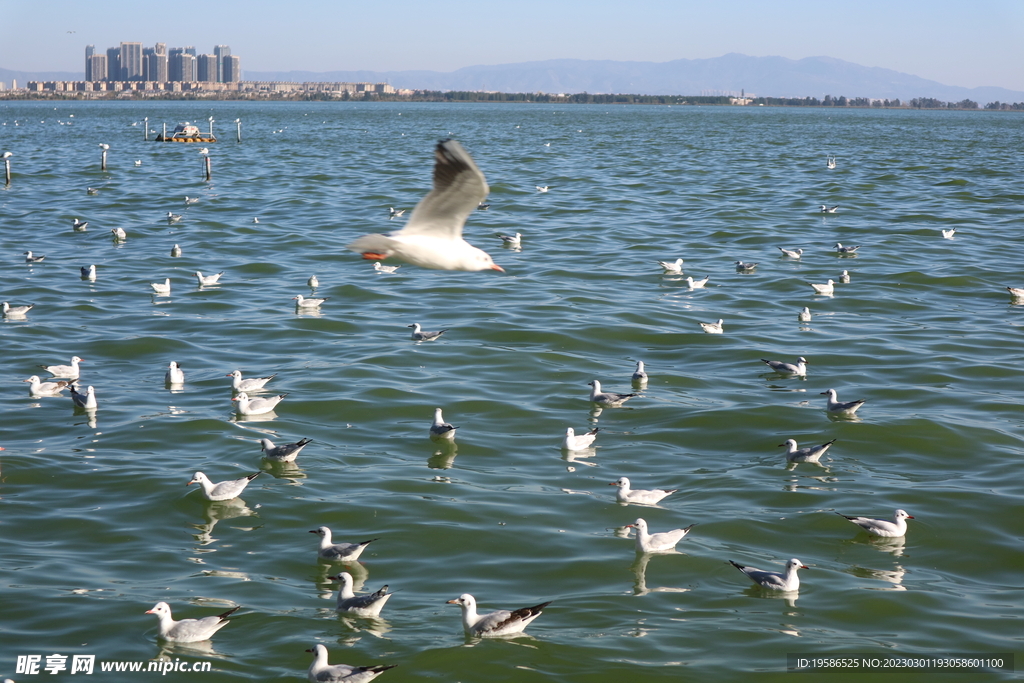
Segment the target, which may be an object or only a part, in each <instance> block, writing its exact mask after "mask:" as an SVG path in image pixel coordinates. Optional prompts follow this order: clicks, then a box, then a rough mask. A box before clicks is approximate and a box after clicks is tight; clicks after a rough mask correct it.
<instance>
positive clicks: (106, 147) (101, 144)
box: [100, 142, 110, 152]
mask: <svg viewBox="0 0 1024 683" xmlns="http://www.w3.org/2000/svg"><path fill="white" fill-rule="evenodd" d="M100 147H101V148H103V151H104V152H105V151H107V150H108V149H110V145H108V144H106V143H105V142H101V143H100Z"/></svg>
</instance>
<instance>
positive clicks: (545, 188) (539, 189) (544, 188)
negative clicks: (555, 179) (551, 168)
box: [536, 185, 551, 192]
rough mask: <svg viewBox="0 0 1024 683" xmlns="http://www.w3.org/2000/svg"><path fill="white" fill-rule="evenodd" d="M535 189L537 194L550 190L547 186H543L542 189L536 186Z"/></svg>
mask: <svg viewBox="0 0 1024 683" xmlns="http://www.w3.org/2000/svg"><path fill="white" fill-rule="evenodd" d="M536 188H537V192H547V191H548V190H549V189H551V188H550V187H549V186H547V185H544V186H543V187H542V186H540V185H536Z"/></svg>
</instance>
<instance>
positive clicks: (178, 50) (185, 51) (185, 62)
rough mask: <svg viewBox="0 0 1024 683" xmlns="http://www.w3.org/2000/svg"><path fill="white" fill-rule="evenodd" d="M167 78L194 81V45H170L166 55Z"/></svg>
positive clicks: (195, 76)
mask: <svg viewBox="0 0 1024 683" xmlns="http://www.w3.org/2000/svg"><path fill="white" fill-rule="evenodd" d="M167 80H169V81H195V80H198V74H197V73H196V49H195V48H194V47H191V46H189V47H172V48H171V50H170V53H169V54H168V56H167Z"/></svg>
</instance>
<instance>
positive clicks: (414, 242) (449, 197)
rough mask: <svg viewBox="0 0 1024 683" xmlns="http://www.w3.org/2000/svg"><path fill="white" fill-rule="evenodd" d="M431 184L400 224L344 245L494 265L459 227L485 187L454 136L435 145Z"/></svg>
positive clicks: (377, 256)
mask: <svg viewBox="0 0 1024 683" xmlns="http://www.w3.org/2000/svg"><path fill="white" fill-rule="evenodd" d="M434 155H435V158H436V162H435V164H434V189H433V190H431V191H430V193H429V194H428V195H427V196H426V197H424V198H423V199H422V200H420V203H419V204H417V205H416V208H415V209H413V212H412V217H410V218H409V222H408V223H406V224H405V227H404V228H402V229H401V230H398V231H396V232H392V233H389V234H387V235H364V236H363V237H360V238H359V239H357V240H356V241H355V242H353V243H352V244H350V245H348V248H349V249H352V250H353V251H357V252H359V253H361V254H362V255H363V258H364V259H372V260H381V259H386V258H395V259H398V260H399V261H405V262H406V263H411V264H413V265H415V266H420V267H422V268H432V269H435V270H469V271H477V270H498V271H501V272H504V269H503V268H502V267H501V266H499V265H497V264H495V263H494V261H493V260H492V259H491V257H490V255H489V254H487V253H486V252H485V251H483V250H481V249H477V248H476V247H474V246H472V245H471V244H469V243H468V242H466V240H464V239H463V238H462V226H463V225H464V224H465V222H466V218H467V217H468V216H469V214H471V213H472V212H473V211H474V210H475V209H476V208H477V206H478V205H479V204H480V202H481V201H482V200H483V199H484V198H485V197H486V196H487V192H488V190H489V188H488V187H487V180H486V179H485V178H484V174H483V173H481V172H480V169H479V168H477V166H476V164H475V163H474V162H473V159H472V158H471V157H470V156H469V154H468V153H467V152H466V150H465V149H463V148H462V145H460V144H459V143H458V142H456V141H455V140H450V139H449V140H442V141H441V142H439V143H438V144H437V148H436V149H435V153H434Z"/></svg>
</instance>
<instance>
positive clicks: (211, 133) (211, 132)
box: [210, 116, 213, 138]
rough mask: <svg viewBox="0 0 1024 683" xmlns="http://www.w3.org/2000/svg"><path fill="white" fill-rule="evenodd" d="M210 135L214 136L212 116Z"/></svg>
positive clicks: (211, 118) (211, 119)
mask: <svg viewBox="0 0 1024 683" xmlns="http://www.w3.org/2000/svg"><path fill="white" fill-rule="evenodd" d="M210 137H211V138H212V137H213V117H212V116H211V117H210Z"/></svg>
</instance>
